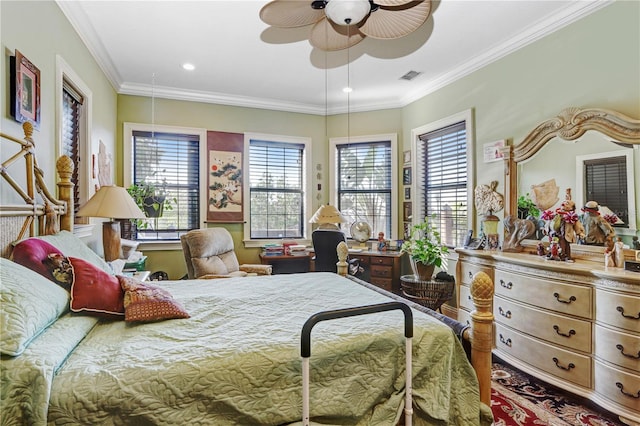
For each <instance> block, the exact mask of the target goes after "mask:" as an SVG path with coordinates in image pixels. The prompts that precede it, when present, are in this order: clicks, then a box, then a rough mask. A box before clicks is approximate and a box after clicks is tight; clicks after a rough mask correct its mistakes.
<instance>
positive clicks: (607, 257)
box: [604, 247, 616, 268]
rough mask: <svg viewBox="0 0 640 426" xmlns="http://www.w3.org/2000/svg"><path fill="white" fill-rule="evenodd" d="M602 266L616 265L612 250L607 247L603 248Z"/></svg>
mask: <svg viewBox="0 0 640 426" xmlns="http://www.w3.org/2000/svg"><path fill="white" fill-rule="evenodd" d="M604 266H605V267H607V268H608V267H610V266H611V267H613V266H616V264H615V261H614V260H613V252H612V251H611V249H610V248H609V247H607V248H605V249H604Z"/></svg>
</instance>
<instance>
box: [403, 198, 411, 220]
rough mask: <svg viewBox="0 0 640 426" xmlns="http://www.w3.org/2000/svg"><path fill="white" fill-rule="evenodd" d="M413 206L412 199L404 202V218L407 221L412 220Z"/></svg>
mask: <svg viewBox="0 0 640 426" xmlns="http://www.w3.org/2000/svg"><path fill="white" fill-rule="evenodd" d="M412 210H413V208H412V205H411V201H405V202H404V203H402V213H403V214H402V220H403V221H405V222H411V216H412V214H413V212H412Z"/></svg>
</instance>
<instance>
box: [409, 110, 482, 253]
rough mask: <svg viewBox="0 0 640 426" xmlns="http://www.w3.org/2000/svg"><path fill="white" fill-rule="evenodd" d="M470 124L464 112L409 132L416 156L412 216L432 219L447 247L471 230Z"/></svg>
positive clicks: (462, 238) (460, 243) (457, 242)
mask: <svg viewBox="0 0 640 426" xmlns="http://www.w3.org/2000/svg"><path fill="white" fill-rule="evenodd" d="M470 122H471V118H470V113H469V112H467V113H463V114H459V115H456V116H452V117H449V118H447V119H445V120H441V121H439V122H437V123H433V124H431V125H427V126H424V127H422V128H419V129H414V130H413V131H412V134H413V137H414V140H415V143H416V154H417V155H416V174H415V176H416V179H415V181H416V183H415V189H414V192H415V193H416V194H417V195H416V201H415V202H414V206H413V215H414V217H415V216H416V215H417V217H419V218H424V217H427V216H428V217H432V216H435V218H436V223H437V226H438V229H439V231H440V236H441V238H442V242H443V243H444V244H446V245H447V246H449V247H455V246H458V245H462V244H463V241H464V237H465V235H466V233H467V230H468V229H471V225H470V217H469V216H470V215H469V209H470V206H469V204H468V200H471V199H472V197H471V192H470V191H471V188H472V186H473V185H472V182H470V179H471V177H472V176H473V174H472V171H471V168H470V164H471V161H470V154H469V153H470V147H471V141H470V140H469V133H470V132H468V129H469V128H470Z"/></svg>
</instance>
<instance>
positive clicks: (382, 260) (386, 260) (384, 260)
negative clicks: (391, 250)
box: [369, 256, 393, 267]
mask: <svg viewBox="0 0 640 426" xmlns="http://www.w3.org/2000/svg"><path fill="white" fill-rule="evenodd" d="M369 261H370V262H371V266H372V267H373V265H393V257H387V256H371V258H370V259H369Z"/></svg>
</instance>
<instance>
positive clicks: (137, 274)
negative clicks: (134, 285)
mask: <svg viewBox="0 0 640 426" xmlns="http://www.w3.org/2000/svg"><path fill="white" fill-rule="evenodd" d="M123 273H124V274H125V275H127V276H131V277H133V278H135V279H137V280H140V281H147V280H148V279H149V275H151V271H133V272H123Z"/></svg>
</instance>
